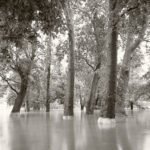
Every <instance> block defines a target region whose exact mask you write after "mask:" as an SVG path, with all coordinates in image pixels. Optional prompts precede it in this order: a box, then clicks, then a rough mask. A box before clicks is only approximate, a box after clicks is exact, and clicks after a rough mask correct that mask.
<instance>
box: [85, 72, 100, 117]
mask: <svg viewBox="0 0 150 150" xmlns="http://www.w3.org/2000/svg"><path fill="white" fill-rule="evenodd" d="M98 81H99V74H98V72H97V71H96V72H94V77H93V81H92V87H91V91H90V96H89V100H88V101H87V106H86V114H93V112H94V107H95V103H96V101H95V100H96V99H95V93H96V90H97V85H98Z"/></svg>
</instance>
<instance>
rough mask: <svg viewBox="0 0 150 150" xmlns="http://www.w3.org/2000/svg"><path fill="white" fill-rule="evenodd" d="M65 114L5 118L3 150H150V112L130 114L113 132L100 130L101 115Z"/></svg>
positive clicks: (0, 124)
mask: <svg viewBox="0 0 150 150" xmlns="http://www.w3.org/2000/svg"><path fill="white" fill-rule="evenodd" d="M62 114H63V113H62V111H53V112H51V113H50V114H45V113H30V114H21V115H14V116H8V115H2V114H1V115H0V150H150V111H139V112H134V113H131V112H129V116H128V117H127V118H126V119H117V123H116V126H115V127H110V128H109V127H107V128H104V127H99V126H98V124H97V119H98V114H95V115H91V116H86V115H85V114H84V113H81V112H78V113H75V116H74V118H73V119H72V120H63V119H62Z"/></svg>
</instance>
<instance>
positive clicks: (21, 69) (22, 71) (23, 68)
mask: <svg viewBox="0 0 150 150" xmlns="http://www.w3.org/2000/svg"><path fill="white" fill-rule="evenodd" d="M35 52H36V43H34V42H33V43H32V55H31V57H30V58H27V61H25V60H22V61H25V62H26V63H23V64H22V62H21V60H20V62H18V63H17V64H16V66H15V68H14V70H15V71H16V72H17V73H18V74H19V76H20V79H21V86H20V91H19V93H18V95H17V98H16V99H15V103H14V106H13V109H12V113H16V112H20V109H21V106H22V104H23V101H24V99H25V96H26V93H27V88H28V83H29V75H30V72H31V67H32V63H33V60H34V58H35Z"/></svg>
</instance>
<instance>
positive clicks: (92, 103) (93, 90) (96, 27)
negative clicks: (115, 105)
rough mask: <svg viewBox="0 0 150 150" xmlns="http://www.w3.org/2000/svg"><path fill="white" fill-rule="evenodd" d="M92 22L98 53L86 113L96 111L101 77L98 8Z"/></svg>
mask: <svg viewBox="0 0 150 150" xmlns="http://www.w3.org/2000/svg"><path fill="white" fill-rule="evenodd" d="M91 22H92V25H93V29H94V36H95V41H96V53H95V70H94V75H93V80H92V85H91V90H90V95H89V99H88V101H87V105H86V114H93V112H94V106H95V103H96V102H95V95H96V90H97V86H98V82H99V79H100V76H99V69H100V67H101V53H102V45H101V44H100V42H101V39H100V36H99V30H101V29H99V24H98V23H97V22H98V17H97V10H96V12H95V13H94V17H93V20H92V21H91Z"/></svg>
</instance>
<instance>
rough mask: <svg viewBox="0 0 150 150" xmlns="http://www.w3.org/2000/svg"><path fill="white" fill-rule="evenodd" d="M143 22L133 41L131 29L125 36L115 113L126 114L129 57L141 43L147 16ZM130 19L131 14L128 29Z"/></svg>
mask: <svg viewBox="0 0 150 150" xmlns="http://www.w3.org/2000/svg"><path fill="white" fill-rule="evenodd" d="M144 19H145V21H144V24H143V27H142V30H141V32H140V33H139V36H138V37H137V39H136V40H135V41H133V35H132V34H131V31H130V30H129V33H128V37H127V43H126V50H125V54H124V57H123V63H122V67H121V71H120V76H119V80H118V86H117V102H116V113H117V114H123V115H126V112H125V100H126V93H127V90H128V83H129V76H130V63H131V58H132V55H133V53H134V51H135V50H136V48H137V47H138V46H139V44H140V43H141V41H142V39H143V36H144V34H145V30H146V27H147V17H145V18H144ZM131 20H132V18H131V16H130V17H129V29H130V21H131Z"/></svg>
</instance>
